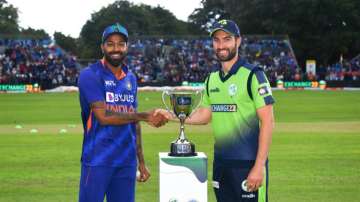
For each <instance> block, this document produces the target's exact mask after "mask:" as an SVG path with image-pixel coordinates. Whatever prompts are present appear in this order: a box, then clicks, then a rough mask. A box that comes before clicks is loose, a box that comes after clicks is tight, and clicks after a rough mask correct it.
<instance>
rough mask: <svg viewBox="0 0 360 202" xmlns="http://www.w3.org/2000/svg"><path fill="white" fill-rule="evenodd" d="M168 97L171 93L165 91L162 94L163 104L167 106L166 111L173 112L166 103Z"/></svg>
mask: <svg viewBox="0 0 360 202" xmlns="http://www.w3.org/2000/svg"><path fill="white" fill-rule="evenodd" d="M166 95H168V96H170V93H169V91H167V90H165V91H163V93H162V102H163V104H164V105H165V107H166V110H168V111H170V112H171V108H170V107H169V106H168V105H167V104H166V101H165V97H166Z"/></svg>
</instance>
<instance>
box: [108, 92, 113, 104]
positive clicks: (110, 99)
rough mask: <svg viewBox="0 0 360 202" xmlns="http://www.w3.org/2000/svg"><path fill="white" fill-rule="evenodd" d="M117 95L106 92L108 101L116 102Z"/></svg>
mask: <svg viewBox="0 0 360 202" xmlns="http://www.w3.org/2000/svg"><path fill="white" fill-rule="evenodd" d="M114 98H115V96H114V93H112V92H106V102H115V99H114Z"/></svg>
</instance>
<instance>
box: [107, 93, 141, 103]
mask: <svg viewBox="0 0 360 202" xmlns="http://www.w3.org/2000/svg"><path fill="white" fill-rule="evenodd" d="M106 102H111V103H114V102H128V103H133V102H135V97H134V95H132V94H120V93H113V92H106Z"/></svg>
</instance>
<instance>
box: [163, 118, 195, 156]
mask: <svg viewBox="0 0 360 202" xmlns="http://www.w3.org/2000/svg"><path fill="white" fill-rule="evenodd" d="M178 117H179V119H180V135H179V138H178V139H177V140H175V141H173V142H172V143H171V145H170V153H169V156H196V155H197V154H196V152H195V145H194V144H193V143H191V142H190V141H189V140H188V139H187V138H186V137H185V132H184V130H185V118H186V115H185V114H184V113H180V114H179V116H178Z"/></svg>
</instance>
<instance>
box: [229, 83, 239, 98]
mask: <svg viewBox="0 0 360 202" xmlns="http://www.w3.org/2000/svg"><path fill="white" fill-rule="evenodd" d="M228 90H229V95H230V96H234V95H236V92H237V86H236V85H235V84H230V86H229V89H228Z"/></svg>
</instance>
